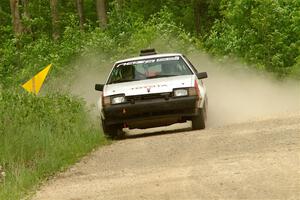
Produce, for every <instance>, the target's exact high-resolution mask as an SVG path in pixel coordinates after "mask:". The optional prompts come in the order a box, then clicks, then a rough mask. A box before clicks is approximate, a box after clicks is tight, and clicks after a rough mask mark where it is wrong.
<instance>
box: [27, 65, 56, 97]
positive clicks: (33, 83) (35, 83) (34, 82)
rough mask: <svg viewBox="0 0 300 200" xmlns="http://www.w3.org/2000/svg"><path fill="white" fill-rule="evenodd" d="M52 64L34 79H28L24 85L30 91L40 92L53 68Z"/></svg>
mask: <svg viewBox="0 0 300 200" xmlns="http://www.w3.org/2000/svg"><path fill="white" fill-rule="evenodd" d="M51 66H52V64H50V65H48V66H47V67H46V68H45V69H43V70H42V71H40V72H39V73H38V74H37V75H35V76H34V77H33V78H32V79H30V80H29V81H27V82H26V83H24V84H23V85H22V87H23V88H24V89H25V90H27V91H28V92H32V93H34V94H38V93H39V91H40V89H41V87H42V85H43V82H44V81H45V78H46V76H47V74H48V72H49V70H50V68H51Z"/></svg>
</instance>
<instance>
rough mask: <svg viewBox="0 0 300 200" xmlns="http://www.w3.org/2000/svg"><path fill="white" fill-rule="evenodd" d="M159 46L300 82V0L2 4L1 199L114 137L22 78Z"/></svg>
mask: <svg viewBox="0 0 300 200" xmlns="http://www.w3.org/2000/svg"><path fill="white" fill-rule="evenodd" d="M155 44H160V45H161V46H159V50H160V51H176V52H182V53H188V52H189V51H194V50H199V51H201V52H206V53H208V54H210V55H212V56H214V57H216V58H218V59H220V60H227V59H231V60H238V62H242V63H246V64H247V65H248V66H251V67H252V68H254V69H255V70H258V71H267V72H269V73H272V74H273V75H274V76H275V77H277V78H278V79H280V80H284V79H290V78H292V79H296V80H299V79H300V1H299V0H152V1H140V0H65V1H62V0H61V1H59V0H1V2H0V173H1V175H0V199H20V198H21V197H24V196H26V195H27V194H28V191H31V190H33V188H34V187H36V186H37V185H38V184H39V183H41V181H42V180H44V179H45V178H46V177H49V176H50V175H52V174H53V173H55V172H57V171H59V170H63V169H65V168H66V167H67V166H68V165H70V164H72V163H74V162H75V161H77V160H78V159H79V158H80V157H82V156H83V155H85V154H86V153H87V152H90V151H91V150H92V149H94V148H96V147H97V146H99V145H101V144H104V143H107V142H108V141H107V140H106V139H105V138H103V136H102V135H101V134H99V133H100V132H101V131H100V130H99V128H98V127H99V126H98V125H97V124H95V122H94V121H93V120H92V119H90V117H89V114H88V110H87V107H86V106H85V102H84V101H83V100H82V99H80V98H78V97H74V96H73V95H71V94H70V93H68V92H66V91H64V92H61V91H58V90H59V89H58V90H55V89H53V88H50V89H48V90H47V92H46V93H44V94H43V95H39V96H35V95H31V94H27V93H26V92H24V91H23V90H22V88H21V87H20V84H22V83H24V82H25V81H27V80H28V79H30V78H31V77H32V76H33V75H34V74H36V73H37V72H38V71H40V70H41V68H42V67H43V66H46V65H48V64H50V63H52V64H53V66H54V67H53V69H52V71H51V76H52V77H67V76H69V75H70V74H71V73H72V72H73V71H74V70H75V68H76V65H74V62H73V61H74V60H75V59H77V58H78V57H87V58H89V57H97V58H98V59H99V60H101V62H103V63H107V62H108V63H113V62H114V61H115V60H116V59H119V58H126V57H127V56H133V55H137V54H138V52H139V50H140V49H143V48H148V47H156V46H155ZM162 46H163V47H162ZM91 65H93V63H92V64H91ZM92 67H99V66H92ZM46 82H47V81H46Z"/></svg>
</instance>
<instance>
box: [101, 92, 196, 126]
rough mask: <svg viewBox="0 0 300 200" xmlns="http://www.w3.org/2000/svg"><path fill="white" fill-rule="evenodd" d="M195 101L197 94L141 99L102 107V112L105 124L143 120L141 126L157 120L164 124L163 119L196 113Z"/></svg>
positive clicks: (179, 118)
mask: <svg viewBox="0 0 300 200" xmlns="http://www.w3.org/2000/svg"><path fill="white" fill-rule="evenodd" d="M197 101H198V97H197V96H188V97H177V98H169V99H163V98H161V99H151V100H143V101H137V102H135V103H124V104H118V105H111V106H108V107H104V108H103V113H104V116H105V123H106V124H107V125H113V124H132V123H136V122H141V123H143V122H144V125H142V126H143V127H148V126H149V127H152V125H150V124H149V125H148V126H147V125H146V124H145V123H148V122H149V121H153V120H158V122H160V123H161V124H159V125H164V123H163V121H162V120H163V119H171V118H173V119H178V120H184V119H189V118H191V117H193V116H195V115H197V114H198V109H197ZM141 123H140V124H141ZM166 123H168V122H167V120H166Z"/></svg>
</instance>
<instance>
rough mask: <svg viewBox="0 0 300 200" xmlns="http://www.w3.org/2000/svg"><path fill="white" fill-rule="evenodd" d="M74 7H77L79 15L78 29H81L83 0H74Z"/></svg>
mask: <svg viewBox="0 0 300 200" xmlns="http://www.w3.org/2000/svg"><path fill="white" fill-rule="evenodd" d="M76 7H77V13H78V17H79V26H80V30H83V29H84V27H83V24H84V16H83V0H76Z"/></svg>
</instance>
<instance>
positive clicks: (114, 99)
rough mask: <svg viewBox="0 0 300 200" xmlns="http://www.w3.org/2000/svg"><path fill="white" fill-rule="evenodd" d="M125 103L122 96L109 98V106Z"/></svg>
mask: <svg viewBox="0 0 300 200" xmlns="http://www.w3.org/2000/svg"><path fill="white" fill-rule="evenodd" d="M123 102H125V97H124V96H116V97H111V104H119V103H123Z"/></svg>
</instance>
